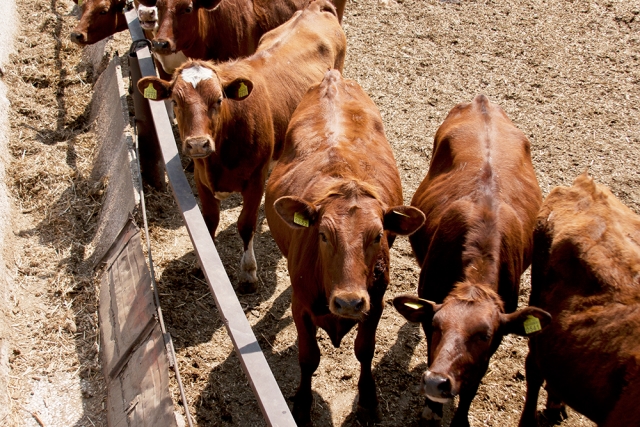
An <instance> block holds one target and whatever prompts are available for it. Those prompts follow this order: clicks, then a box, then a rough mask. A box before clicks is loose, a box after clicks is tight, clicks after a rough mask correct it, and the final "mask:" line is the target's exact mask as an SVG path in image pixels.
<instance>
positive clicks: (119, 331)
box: [100, 221, 156, 379]
mask: <svg viewBox="0 0 640 427" xmlns="http://www.w3.org/2000/svg"><path fill="white" fill-rule="evenodd" d="M107 255H108V256H109V255H110V257H109V258H108V259H107V260H106V265H107V268H106V270H105V272H104V274H103V276H102V280H101V289H100V321H101V328H100V332H101V338H102V340H101V342H102V345H103V351H102V353H103V372H104V375H105V378H107V379H110V378H113V377H114V376H115V375H117V374H118V372H117V371H119V368H122V365H123V363H125V362H126V360H123V358H126V357H128V355H129V353H130V351H131V349H132V347H134V346H135V345H137V344H139V341H140V338H141V334H143V332H144V331H145V330H146V329H149V328H150V327H151V325H150V323H151V322H155V321H156V319H155V314H156V308H155V303H154V301H153V290H152V288H151V276H150V275H149V269H148V268H147V265H146V263H145V259H144V254H143V252H142V246H141V243H140V233H139V231H138V230H137V227H135V225H134V224H133V223H132V222H131V221H130V222H128V223H127V225H126V226H125V228H124V229H123V231H122V232H121V233H120V236H119V238H118V240H117V241H116V244H114V246H113V247H112V248H111V250H110V251H109V253H108V254H107ZM147 332H148V331H147Z"/></svg>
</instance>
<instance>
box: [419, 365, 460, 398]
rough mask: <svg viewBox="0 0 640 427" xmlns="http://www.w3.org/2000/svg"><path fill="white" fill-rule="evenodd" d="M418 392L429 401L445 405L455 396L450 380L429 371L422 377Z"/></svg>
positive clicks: (445, 376) (447, 377)
mask: <svg viewBox="0 0 640 427" xmlns="http://www.w3.org/2000/svg"><path fill="white" fill-rule="evenodd" d="M420 391H421V392H422V394H424V395H426V396H427V397H428V398H429V399H431V400H433V401H434V402H440V403H447V402H448V401H449V400H451V399H452V398H453V397H454V396H455V393H454V392H453V381H452V380H451V378H449V376H447V375H442V374H438V373H435V372H431V371H429V370H427V372H426V373H425V374H424V375H423V376H422V386H421V387H420Z"/></svg>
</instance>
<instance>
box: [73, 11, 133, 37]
mask: <svg viewBox="0 0 640 427" xmlns="http://www.w3.org/2000/svg"><path fill="white" fill-rule="evenodd" d="M73 1H74V2H75V3H76V4H78V0H73ZM126 4H127V2H126V0H84V1H83V2H81V3H80V4H78V8H79V9H80V13H81V16H80V22H78V25H76V28H75V29H74V30H73V31H72V32H71V35H70V38H71V41H72V42H74V43H76V44H79V45H81V46H84V45H89V44H93V43H96V42H99V41H100V40H102V39H104V38H107V37H109V36H112V35H114V34H116V33H119V32H120V31H124V30H126V29H127V20H126V18H125V16H124V8H125V6H126Z"/></svg>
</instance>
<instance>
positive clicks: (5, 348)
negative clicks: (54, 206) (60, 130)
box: [0, 0, 19, 419]
mask: <svg viewBox="0 0 640 427" xmlns="http://www.w3.org/2000/svg"><path fill="white" fill-rule="evenodd" d="M18 22H19V20H18V15H17V12H16V5H15V1H14V0H0V69H4V66H5V65H6V64H7V63H8V61H9V55H10V54H11V53H12V52H13V40H14V37H15V36H16V34H17V31H18V29H17V25H18ZM8 115H9V100H8V99H7V87H6V85H5V84H4V82H2V80H1V79H0V390H3V391H4V390H7V382H8V378H9V349H10V346H11V344H10V340H11V328H10V325H9V324H8V321H7V319H8V312H7V310H8V307H9V301H8V293H7V290H8V289H10V287H11V284H12V280H11V277H10V276H9V275H8V274H7V267H6V264H5V259H4V249H5V237H6V236H7V233H8V232H9V231H10V227H9V225H10V224H11V221H12V219H11V209H10V208H9V197H8V194H7V186H6V177H5V165H6V164H7V162H8V161H9V154H8V151H7V146H8V143H9V135H10V129H9V118H8ZM9 399H10V397H9V394H8V393H5V392H0V419H4V417H5V416H7V415H8V414H9V411H10V409H11V404H10V402H9Z"/></svg>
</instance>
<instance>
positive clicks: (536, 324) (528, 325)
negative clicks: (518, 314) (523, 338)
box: [524, 316, 542, 335]
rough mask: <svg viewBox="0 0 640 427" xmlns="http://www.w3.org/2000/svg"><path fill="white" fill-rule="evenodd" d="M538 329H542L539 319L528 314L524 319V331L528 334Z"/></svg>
mask: <svg viewBox="0 0 640 427" xmlns="http://www.w3.org/2000/svg"><path fill="white" fill-rule="evenodd" d="M540 330H542V326H540V320H539V319H538V318H537V317H533V316H528V317H527V320H525V321H524V332H525V333H526V334H527V335H529V334H532V333H534V332H538V331H540Z"/></svg>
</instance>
